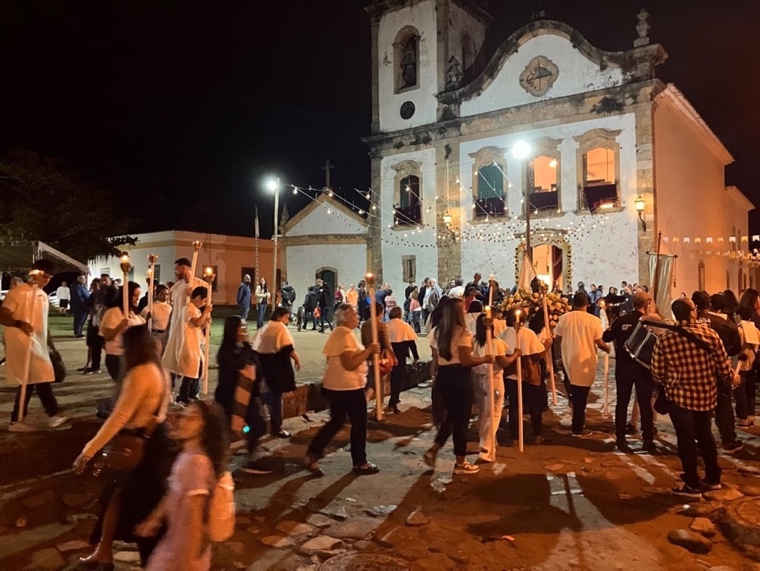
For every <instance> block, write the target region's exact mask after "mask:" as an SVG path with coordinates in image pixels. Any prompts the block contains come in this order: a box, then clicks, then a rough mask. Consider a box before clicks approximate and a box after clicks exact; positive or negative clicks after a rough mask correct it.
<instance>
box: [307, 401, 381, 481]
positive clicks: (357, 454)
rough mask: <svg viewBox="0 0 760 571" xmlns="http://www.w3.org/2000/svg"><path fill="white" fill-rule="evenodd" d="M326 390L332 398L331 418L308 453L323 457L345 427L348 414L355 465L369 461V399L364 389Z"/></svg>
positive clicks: (361, 464) (318, 433) (315, 438)
mask: <svg viewBox="0 0 760 571" xmlns="http://www.w3.org/2000/svg"><path fill="white" fill-rule="evenodd" d="M325 392H326V393H327V398H328V399H329V400H330V420H328V421H327V424H325V425H324V426H323V427H322V428H321V429H320V430H319V432H317V435H316V436H315V437H314V440H312V441H311V444H309V449H308V454H309V455H310V456H313V457H315V458H321V457H322V456H323V454H324V451H325V447H326V446H327V445H328V444H329V443H330V441H331V440H332V439H333V437H334V436H335V435H336V434H337V433H338V431H340V429H341V428H343V425H344V424H345V423H346V416H348V420H349V422H350V423H351V462H353V465H354V466H363V465H364V464H365V463H366V462H367V401H366V399H365V398H364V389H354V390H351V391H331V390H325Z"/></svg>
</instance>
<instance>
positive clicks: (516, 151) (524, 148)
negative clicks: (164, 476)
mask: <svg viewBox="0 0 760 571" xmlns="http://www.w3.org/2000/svg"><path fill="white" fill-rule="evenodd" d="M529 154H530V145H529V144H528V143H527V142H525V141H523V140H520V141H517V142H516V143H515V144H514V145H512V156H513V157H514V158H516V159H517V160H519V161H521V160H523V159H524V158H525V157H527V156H528V155H529Z"/></svg>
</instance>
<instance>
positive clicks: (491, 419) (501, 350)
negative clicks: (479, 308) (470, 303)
mask: <svg viewBox="0 0 760 571" xmlns="http://www.w3.org/2000/svg"><path fill="white" fill-rule="evenodd" d="M489 310H490V308H489ZM489 313H490V311H489ZM486 315H487V314H485V313H481V314H479V315H478V317H477V320H476V323H475V339H474V344H473V351H472V354H473V355H474V356H475V357H483V356H485V355H486V354H488V353H489V350H490V351H492V352H493V355H494V362H493V367H491V366H490V365H488V364H485V365H478V366H477V367H473V369H472V376H473V386H474V390H475V403H476V404H477V406H478V410H479V414H478V433H479V434H480V454H479V455H478V460H480V461H481V462H492V461H493V460H492V459H493V458H495V457H496V454H495V452H496V446H497V442H496V430H497V429H498V428H499V423H500V422H501V411H502V409H503V408H504V369H506V368H507V367H509V366H510V365H512V364H513V363H514V362H515V361H516V360H517V357H518V356H519V355H520V351H519V349H518V350H517V351H514V352H513V354H512V356H511V357H508V356H507V352H508V349H509V348H508V347H507V344H506V343H505V342H504V341H502V340H501V339H499V338H497V337H494V335H493V324H490V325H487V324H488V321H489V319H488V318H487V317H486ZM489 326H490V328H491V343H492V345H491V347H489V346H488V337H489V336H488V334H487V332H488V327H489ZM489 369H490V371H489ZM489 372H490V374H491V376H490V377H489ZM491 395H493V396H491Z"/></svg>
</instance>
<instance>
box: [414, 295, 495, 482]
mask: <svg viewBox="0 0 760 571" xmlns="http://www.w3.org/2000/svg"><path fill="white" fill-rule="evenodd" d="M441 303H443V304H445V305H443V309H442V319H441V322H440V324H439V325H438V326H437V327H434V328H433V329H432V330H431V332H430V348H431V349H432V351H433V363H435V365H434V376H435V381H434V383H437V384H438V386H439V390H440V396H441V400H442V402H443V405H444V410H445V413H444V419H443V422H442V423H441V427H440V429H439V430H438V434H437V435H436V437H435V443H434V444H433V446H432V447H431V448H430V449H429V450H428V451H427V452H425V454H424V456H423V459H424V460H425V463H426V464H427V465H428V466H430V467H431V468H435V460H436V457H437V456H438V452H439V451H440V449H441V448H442V447H443V445H444V444H446V441H447V440H448V439H449V436H453V439H454V456H455V457H456V462H455V464H454V474H474V473H476V472H478V471H479V470H480V468H478V466H475V465H473V464H470V463H469V462H468V461H467V456H466V455H467V428H468V425H469V422H470V411H471V409H472V399H473V391H472V378H471V371H470V369H472V367H476V366H478V365H484V364H487V363H492V362H493V361H494V357H493V355H492V354H487V355H483V356H482V357H475V356H474V355H473V354H472V351H473V343H472V333H470V332H469V331H467V327H465V324H464V307H463V305H462V300H461V299H453V298H452V299H449V298H447V300H446V301H445V302H441Z"/></svg>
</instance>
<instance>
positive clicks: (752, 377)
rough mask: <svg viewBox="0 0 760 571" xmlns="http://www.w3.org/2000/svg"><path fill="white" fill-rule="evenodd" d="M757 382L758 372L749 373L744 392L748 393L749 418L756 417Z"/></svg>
mask: <svg viewBox="0 0 760 571" xmlns="http://www.w3.org/2000/svg"><path fill="white" fill-rule="evenodd" d="M756 382H757V371H756V370H754V369H753V370H751V371H749V372H748V373H747V377H746V383H744V391H745V392H746V393H747V412H748V413H749V416H755V406H756V404H755V384H756Z"/></svg>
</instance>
